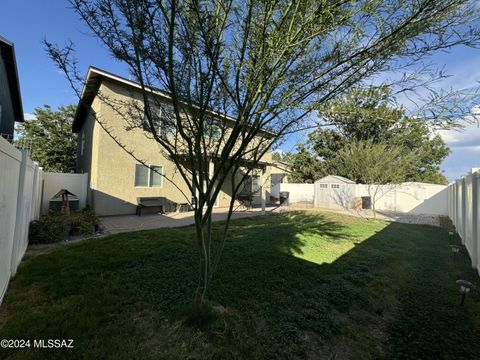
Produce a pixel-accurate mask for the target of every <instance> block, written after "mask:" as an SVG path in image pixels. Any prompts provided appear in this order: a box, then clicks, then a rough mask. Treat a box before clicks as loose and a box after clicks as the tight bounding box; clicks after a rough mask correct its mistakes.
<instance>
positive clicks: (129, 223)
mask: <svg viewBox="0 0 480 360" xmlns="http://www.w3.org/2000/svg"><path fill="white" fill-rule="evenodd" d="M277 211H278V208H277V207H267V208H266V209H265V212H266V213H267V214H268V213H272V212H277ZM261 214H262V209H261V208H253V209H249V210H236V211H234V213H233V215H232V219H238V218H243V217H251V216H259V215H261ZM226 218H227V209H225V208H220V209H214V210H213V221H221V220H225V219H226ZM100 221H101V222H102V225H103V227H104V229H105V231H107V232H108V233H110V234H118V233H122V232H129V231H139V230H147V229H159V228H167V227H180V226H187V225H193V223H194V219H193V211H188V212H182V213H171V214H164V215H162V214H144V215H142V216H137V215H119V216H104V217H101V218H100Z"/></svg>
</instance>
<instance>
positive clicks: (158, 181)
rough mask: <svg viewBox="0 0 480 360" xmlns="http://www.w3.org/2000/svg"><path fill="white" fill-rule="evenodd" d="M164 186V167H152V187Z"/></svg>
mask: <svg viewBox="0 0 480 360" xmlns="http://www.w3.org/2000/svg"><path fill="white" fill-rule="evenodd" d="M160 186H162V167H161V166H153V165H152V166H150V187H160Z"/></svg>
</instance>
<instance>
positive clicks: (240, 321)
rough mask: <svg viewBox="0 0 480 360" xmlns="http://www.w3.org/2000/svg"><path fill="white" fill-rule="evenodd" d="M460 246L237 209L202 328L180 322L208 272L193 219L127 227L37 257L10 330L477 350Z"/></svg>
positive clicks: (121, 351) (17, 295) (161, 344)
mask: <svg viewBox="0 0 480 360" xmlns="http://www.w3.org/2000/svg"><path fill="white" fill-rule="evenodd" d="M220 228H221V224H216V225H215V229H216V231H218V230H220ZM448 245H449V244H448V235H447V232H446V231H445V230H444V229H440V228H434V227H429V226H415V225H414V226H412V225H405V224H395V223H392V224H390V225H386V223H383V222H376V221H365V220H361V219H354V218H351V217H347V216H333V215H322V214H319V213H313V212H312V213H301V212H299V213H288V214H282V215H273V216H266V217H262V218H245V219H239V220H236V221H235V222H233V224H232V229H231V235H230V236H229V239H228V243H227V244H226V247H225V252H224V254H223V258H222V260H221V263H220V268H219V271H218V274H217V275H216V277H215V279H214V281H213V284H212V287H211V289H210V290H209V294H208V297H209V299H210V301H211V302H212V303H213V304H220V305H222V306H223V307H224V308H225V309H226V310H225V314H223V315H222V317H221V318H220V319H219V321H218V322H217V323H215V324H213V326H212V327H211V328H209V329H204V330H196V329H194V328H190V327H187V326H185V325H182V323H181V322H179V321H178V310H179V309H181V308H182V307H184V306H186V305H188V304H190V303H191V301H192V297H193V291H194V289H195V286H196V280H197V278H196V274H197V265H198V263H197V262H198V256H197V248H196V245H195V242H194V232H193V229H192V228H182V229H162V230H154V231H143V232H136V233H132V234H119V235H116V236H112V237H110V238H107V239H102V240H97V241H88V242H85V243H82V244H78V245H76V246H72V247H70V248H69V249H59V250H58V251H55V252H52V253H49V254H46V255H42V256H38V257H33V258H30V259H27V261H26V262H25V264H23V266H22V268H21V270H20V271H19V274H18V276H17V278H16V279H15V280H14V281H13V282H12V284H11V288H10V290H9V293H8V294H7V297H6V299H5V303H4V304H3V305H2V307H0V338H17V339H20V338H32V339H35V338H37V339H38V338H59V337H60V338H62V337H65V338H73V339H75V341H76V347H77V348H78V349H81V350H79V351H70V352H68V356H69V357H71V358H85V357H87V358H88V357H91V358H99V357H104V358H111V357H115V358H125V359H127V358H134V357H140V356H141V357H142V358H158V357H162V356H163V357H167V358H187V357H193V358H275V359H277V358H332V357H334V358H366V357H370V358H379V357H386V358H407V357H410V358H470V357H472V356H474V355H477V354H478V353H479V352H478V351H479V350H480V349H479V347H480V345H479V343H478V336H479V335H480V334H479V328H480V326H479V323H480V322H479V320H478V313H479V311H480V309H479V303H480V300H479V298H478V295H477V294H472V296H470V297H469V298H468V299H467V303H466V306H465V307H460V306H459V300H460V299H459V294H458V293H457V289H456V285H455V280H456V279H457V278H466V279H468V280H471V281H474V282H476V283H477V284H478V277H477V276H476V275H475V273H474V272H473V271H472V270H471V269H470V268H469V266H468V265H467V259H466V258H459V259H457V261H456V262H455V263H454V262H453V260H452V255H451V252H450V248H449V246H448ZM475 316H476V318H475ZM6 354H7V355H14V356H15V355H18V356H19V358H38V359H40V358H45V357H44V356H46V355H45V354H47V355H48V357H51V358H64V356H65V354H66V353H65V352H63V351H58V350H57V351H53V350H52V351H48V350H46V351H43V352H38V351H37V352H35V351H31V350H29V351H23V352H18V351H14V350H11V349H8V350H7V352H6ZM0 356H1V353H0Z"/></svg>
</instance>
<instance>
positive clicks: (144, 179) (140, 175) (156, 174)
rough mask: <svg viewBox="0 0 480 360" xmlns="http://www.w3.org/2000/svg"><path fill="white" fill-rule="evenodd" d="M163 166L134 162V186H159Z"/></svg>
mask: <svg viewBox="0 0 480 360" xmlns="http://www.w3.org/2000/svg"><path fill="white" fill-rule="evenodd" d="M162 174H163V167H162V166H158V165H150V167H147V166H145V165H142V164H135V186H136V187H161V186H162V184H163V176H162Z"/></svg>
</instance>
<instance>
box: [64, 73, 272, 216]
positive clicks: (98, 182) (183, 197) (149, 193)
mask: <svg viewBox="0 0 480 360" xmlns="http://www.w3.org/2000/svg"><path fill="white" fill-rule="evenodd" d="M152 96H155V100H156V101H160V102H162V103H163V102H164V103H165V104H166V107H168V104H169V103H170V97H169V95H168V94H167V93H163V92H160V91H157V90H153V91H152ZM105 98H108V102H109V103H110V104H111V103H117V104H121V105H119V106H125V104H128V103H132V101H135V99H136V100H138V101H141V99H142V98H141V87H140V85H139V84H138V83H136V82H133V81H131V80H128V79H125V78H123V77H120V76H117V75H114V74H111V73H109V72H107V71H104V70H100V69H97V68H93V67H90V69H89V71H88V74H87V78H86V82H85V86H84V89H83V92H82V99H81V102H80V104H79V107H78V109H77V113H76V115H75V119H74V122H73V131H74V132H75V133H78V136H79V137H78V152H77V169H76V171H77V172H78V173H88V174H89V184H90V185H89V192H88V197H87V203H88V204H89V205H90V206H91V208H93V210H94V211H95V212H96V213H97V214H98V215H119V214H134V213H135V210H136V205H137V202H138V198H145V197H146V198H148V197H150V198H160V201H163V204H162V207H163V210H164V211H167V212H168V211H175V210H176V209H178V208H179V207H180V205H181V204H186V203H188V202H190V200H191V194H190V193H189V190H188V186H187V184H186V183H185V181H184V179H183V178H182V177H181V175H180V174H179V172H178V169H177V168H176V165H175V163H174V162H173V161H171V160H170V158H168V156H166V155H165V154H164V153H163V152H162V149H161V146H160V145H159V144H158V143H157V142H156V141H155V140H153V139H151V138H149V137H148V136H147V135H148V134H147V133H146V132H145V131H144V130H142V129H141V128H140V127H136V128H133V129H129V130H127V129H126V128H125V121H124V119H122V118H121V116H120V115H119V114H118V111H117V112H116V111H114V110H113V109H112V107H111V106H110V105H108V104H106V103H105V101H102V99H105ZM127 106H128V105H127ZM98 119H101V124H100V123H99V121H98ZM219 119H221V120H217V121H227V120H225V117H221V118H220V117H219ZM160 121H161V115H160ZM229 121H233V120H229ZM102 125H103V126H106V127H108V129H109V133H110V135H109V133H107V131H105V129H104V128H103V127H102ZM111 135H113V136H114V137H115V138H116V139H117V140H118V142H120V143H121V144H122V145H125V146H126V147H127V148H129V149H131V150H133V151H134V153H135V156H136V157H137V158H139V159H142V160H143V161H145V162H146V163H148V164H149V165H150V167H151V168H152V167H153V168H155V169H156V170H158V171H159V172H160V173H161V174H163V175H164V176H161V175H159V174H157V173H156V172H154V171H151V170H150V169H149V168H148V167H145V166H143V165H141V164H140V163H138V162H137V161H136V160H135V159H134V158H133V157H132V156H131V155H130V154H128V153H127V152H126V151H125V150H124V149H122V148H121V147H120V146H119V145H118V144H117V143H116V142H115V141H114V139H112V136H111ZM270 161H271V153H270V152H269V153H267V154H266V155H265V156H264V157H263V158H262V159H261V161H260V162H259V164H258V166H257V168H256V169H255V170H253V172H252V175H251V176H250V177H249V179H248V180H247V181H246V182H245V185H244V186H243V190H242V192H245V193H249V194H254V195H253V204H254V205H259V204H261V201H262V191H260V188H261V187H262V186H263V188H264V189H270V169H271V167H270V165H269V162H270ZM246 162H247V161H246ZM212 165H213V163H212ZM167 179H168V180H167ZM231 193H232V191H231V181H228V179H227V181H226V182H225V183H224V185H223V186H222V188H221V191H220V193H219V196H218V198H217V205H216V206H218V207H226V206H228V205H229V202H230V199H231V196H230V194H231ZM263 193H265V192H263ZM267 196H269V195H267ZM187 198H188V199H187ZM267 199H268V197H267Z"/></svg>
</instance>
